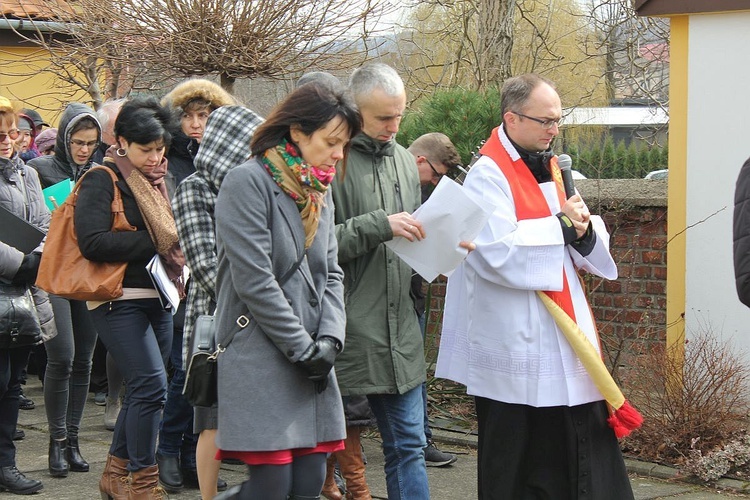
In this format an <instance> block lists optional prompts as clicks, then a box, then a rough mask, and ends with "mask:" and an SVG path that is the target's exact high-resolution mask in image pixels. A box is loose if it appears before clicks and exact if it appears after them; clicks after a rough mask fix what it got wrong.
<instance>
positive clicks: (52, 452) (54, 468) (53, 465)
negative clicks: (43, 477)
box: [49, 438, 68, 477]
mask: <svg viewBox="0 0 750 500" xmlns="http://www.w3.org/2000/svg"><path fill="white" fill-rule="evenodd" d="M67 448H68V447H67V443H66V440H64V439H63V440H62V441H58V440H56V439H53V438H49V475H50V476H52V477H67V475H68V460H67V459H66V458H65V456H66V451H67Z"/></svg>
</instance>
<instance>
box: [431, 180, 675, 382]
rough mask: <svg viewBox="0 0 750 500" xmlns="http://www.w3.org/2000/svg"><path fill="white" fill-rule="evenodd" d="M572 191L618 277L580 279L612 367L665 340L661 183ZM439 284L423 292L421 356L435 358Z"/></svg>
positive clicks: (582, 184) (595, 184)
mask: <svg viewBox="0 0 750 500" xmlns="http://www.w3.org/2000/svg"><path fill="white" fill-rule="evenodd" d="M576 186H577V187H578V189H579V190H580V192H581V194H582V196H583V197H584V199H585V200H586V204H587V205H588V206H589V208H590V210H591V212H592V213H594V214H599V215H601V216H602V218H603V219H604V221H605V223H606V224H607V229H608V230H609V232H610V235H611V239H610V248H611V252H612V256H613V258H614V260H615V262H616V263H617V269H618V274H619V277H618V279H616V280H614V281H605V280H601V279H595V278H593V277H591V276H587V275H584V277H583V280H584V283H585V285H586V287H587V289H588V290H589V297H590V302H591V306H592V309H593V311H594V316H595V317H596V320H597V325H598V327H599V333H600V336H601V338H602V345H603V348H604V353H605V360H606V361H607V363H608V364H609V365H610V366H612V365H616V366H618V367H619V366H623V365H627V364H628V357H629V356H631V355H637V354H638V353H639V352H643V350H644V349H648V347H649V345H650V344H652V343H654V342H664V340H665V339H666V333H665V321H666V300H667V299H666V279H667V206H666V205H667V203H666V196H667V193H666V189H667V186H666V181H655V180H641V179H627V180H619V179H618V180H604V179H602V180H587V181H577V183H576ZM445 285H446V283H445V280H444V279H442V278H439V279H437V280H435V282H433V283H432V284H431V285H430V286H429V287H428V288H427V294H428V299H429V316H428V323H427V332H428V337H427V341H426V355H427V359H428V360H431V361H432V360H434V359H436V356H437V346H438V344H439V340H438V339H439V332H440V323H441V321H442V311H443V305H444V302H445V300H444V297H445Z"/></svg>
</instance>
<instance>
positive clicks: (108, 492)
mask: <svg viewBox="0 0 750 500" xmlns="http://www.w3.org/2000/svg"><path fill="white" fill-rule="evenodd" d="M128 474H130V472H129V471H128V461H127V460H125V459H124V458H117V457H115V456H112V455H107V463H106V465H105V466H104V472H103V473H102V478H101V479H100V480H99V491H100V492H101V494H102V500H128V490H129V489H130V487H129V482H128Z"/></svg>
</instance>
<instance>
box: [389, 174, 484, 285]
mask: <svg viewBox="0 0 750 500" xmlns="http://www.w3.org/2000/svg"><path fill="white" fill-rule="evenodd" d="M492 210H493V207H491V206H489V205H488V204H486V203H484V202H482V201H481V200H471V199H469V197H468V196H467V195H466V194H465V193H464V191H463V188H462V187H461V186H460V185H459V184H458V183H456V182H454V181H452V180H450V179H447V178H443V179H442V180H441V181H440V182H439V183H438V185H437V187H436V188H435V190H434V191H433V193H432V195H431V196H430V198H429V200H427V201H426V202H425V203H424V204H423V205H422V206H421V207H419V208H418V209H417V210H416V211H415V212H414V213H413V214H412V215H411V219H412V220H413V221H416V222H418V223H419V224H420V226H419V227H415V228H414V229H412V230H411V231H409V228H408V227H407V226H416V224H411V221H410V220H409V219H406V218H405V217H401V221H402V222H403V221H406V222H409V224H406V223H405V222H404V224H403V225H404V230H405V231H407V232H409V233H410V234H411V235H412V237H413V238H412V239H409V238H408V236H407V235H404V234H397V233H396V231H394V239H393V240H391V241H388V242H386V245H388V247H389V248H390V249H391V250H393V251H394V252H396V254H398V256H399V257H400V258H401V259H403V260H404V262H406V263H407V264H409V265H410V266H411V267H412V268H413V269H414V270H415V271H416V272H417V273H419V274H420V275H421V276H422V277H423V278H424V279H425V280H427V281H430V282H431V281H433V280H434V279H435V278H436V277H437V276H438V275H440V274H446V275H447V274H449V273H450V272H451V271H453V270H454V269H455V268H456V266H458V264H460V263H461V261H462V260H463V259H464V258H465V257H466V255H467V254H468V252H469V251H471V250H472V249H473V247H474V244H473V243H471V242H472V241H473V240H474V239H475V238H476V237H477V235H478V234H479V232H480V231H481V229H482V227H484V225H485V223H486V222H487V219H488V218H489V216H490V214H491V213H492ZM395 215H397V216H401V215H402V214H395ZM391 217H394V216H391ZM391 217H389V219H391ZM391 225H392V226H393V222H392V224H391ZM395 236H404V237H402V238H395ZM420 236H422V238H421V239H420Z"/></svg>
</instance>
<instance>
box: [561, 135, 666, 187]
mask: <svg viewBox="0 0 750 500" xmlns="http://www.w3.org/2000/svg"><path fill="white" fill-rule="evenodd" d="M566 152H567V153H568V154H569V155H570V156H571V158H572V159H573V165H574V168H575V169H576V170H578V171H579V172H581V173H582V174H583V175H585V176H586V177H588V178H590V179H641V178H643V177H644V176H645V175H646V174H647V173H649V172H651V171H652V170H661V169H664V168H667V166H668V163H667V159H668V155H669V151H668V149H667V147H666V146H665V147H659V146H650V147H647V146H646V145H642V146H641V147H638V146H636V143H634V142H631V143H630V146H625V143H624V142H622V141H621V142H619V143H617V144H615V143H614V141H613V140H612V138H611V137H607V138H606V139H605V140H604V144H603V145H602V146H601V147H589V148H585V149H579V148H578V147H576V145H570V146H569V147H568V150H567V151H566Z"/></svg>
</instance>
